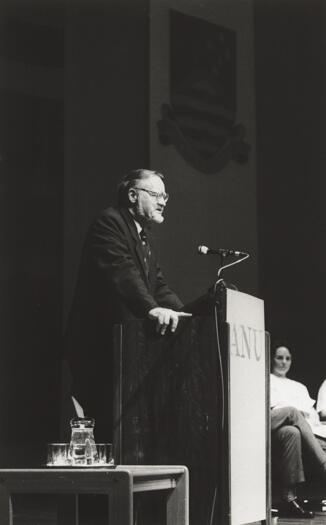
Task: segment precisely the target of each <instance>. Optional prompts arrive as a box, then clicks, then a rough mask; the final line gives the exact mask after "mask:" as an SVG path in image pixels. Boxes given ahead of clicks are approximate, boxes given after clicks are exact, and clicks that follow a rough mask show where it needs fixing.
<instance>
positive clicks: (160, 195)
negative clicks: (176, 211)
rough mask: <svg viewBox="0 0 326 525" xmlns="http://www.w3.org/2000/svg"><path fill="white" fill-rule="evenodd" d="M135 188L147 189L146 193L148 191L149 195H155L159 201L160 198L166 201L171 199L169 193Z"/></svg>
mask: <svg viewBox="0 0 326 525" xmlns="http://www.w3.org/2000/svg"><path fill="white" fill-rule="evenodd" d="M134 190H141V191H146V193H148V195H150V196H151V197H155V199H156V200H157V201H159V200H160V199H163V200H164V202H168V200H169V194H168V193H164V192H157V191H151V190H146V188H134Z"/></svg>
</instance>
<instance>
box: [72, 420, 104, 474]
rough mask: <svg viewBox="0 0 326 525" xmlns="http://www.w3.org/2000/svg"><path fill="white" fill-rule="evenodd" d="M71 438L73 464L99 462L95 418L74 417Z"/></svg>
mask: <svg viewBox="0 0 326 525" xmlns="http://www.w3.org/2000/svg"><path fill="white" fill-rule="evenodd" d="M70 426H71V440H70V446H69V456H70V459H71V461H72V464H73V465H81V466H83V465H92V464H94V463H96V462H97V460H98V457H97V450H96V445H95V439H94V426H95V420H94V419H93V418H82V417H74V418H73V419H71V421H70Z"/></svg>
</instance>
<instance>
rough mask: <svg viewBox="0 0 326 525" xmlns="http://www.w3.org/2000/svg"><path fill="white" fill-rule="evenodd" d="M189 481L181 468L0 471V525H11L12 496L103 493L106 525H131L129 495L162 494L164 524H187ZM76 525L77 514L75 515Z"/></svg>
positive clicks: (121, 466)
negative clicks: (105, 503)
mask: <svg viewBox="0 0 326 525" xmlns="http://www.w3.org/2000/svg"><path fill="white" fill-rule="evenodd" d="M188 484H189V479H188V469H187V467H184V466H172V465H168V466H156V465H155V466H151V465H137V466H135V465H118V466H117V467H115V468H113V469H112V468H110V469H109V468H42V469H0V523H1V525H13V524H14V521H13V505H12V495H13V494H35V493H38V494H75V495H76V498H77V497H78V494H104V495H107V496H108V500H109V516H108V517H109V524H110V525H133V494H134V493H135V492H147V491H157V490H164V491H166V516H167V519H166V524H167V525H188V524H189V488H188ZM75 523H76V525H78V523H79V520H78V512H76V514H75Z"/></svg>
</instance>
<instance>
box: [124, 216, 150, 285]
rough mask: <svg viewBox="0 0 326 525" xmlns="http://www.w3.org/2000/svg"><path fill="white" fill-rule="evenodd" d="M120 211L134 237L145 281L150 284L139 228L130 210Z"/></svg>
mask: <svg viewBox="0 0 326 525" xmlns="http://www.w3.org/2000/svg"><path fill="white" fill-rule="evenodd" d="M120 213H121V215H122V217H123V219H124V220H125V222H126V224H127V226H128V228H129V231H130V233H131V237H132V241H133V249H134V251H135V253H136V255H137V260H138V263H139V265H140V268H141V270H142V272H143V276H144V278H145V282H146V283H147V285H148V286H149V280H148V275H147V268H146V265H145V261H144V253H143V250H142V247H141V244H140V242H141V241H140V238H139V235H138V231H137V228H136V224H135V221H134V219H133V218H132V215H131V214H130V213H129V211H128V210H126V209H125V208H120Z"/></svg>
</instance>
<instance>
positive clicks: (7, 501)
mask: <svg viewBox="0 0 326 525" xmlns="http://www.w3.org/2000/svg"><path fill="white" fill-rule="evenodd" d="M13 519H14V518H13V510H12V499H11V495H10V494H9V492H8V490H7V487H6V484H5V482H4V481H3V480H0V523H1V525H13Z"/></svg>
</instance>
